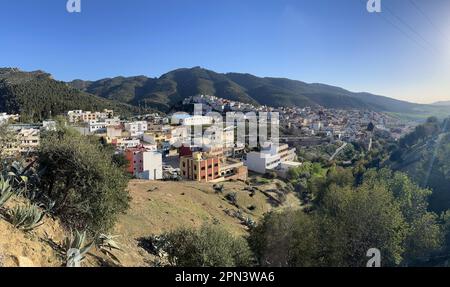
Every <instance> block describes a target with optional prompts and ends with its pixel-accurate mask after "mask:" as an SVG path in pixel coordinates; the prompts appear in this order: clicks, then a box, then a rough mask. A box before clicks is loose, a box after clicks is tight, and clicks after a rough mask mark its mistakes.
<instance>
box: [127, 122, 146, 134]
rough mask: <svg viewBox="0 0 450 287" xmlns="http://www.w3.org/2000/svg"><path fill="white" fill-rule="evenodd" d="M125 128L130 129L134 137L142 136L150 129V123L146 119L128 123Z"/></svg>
mask: <svg viewBox="0 0 450 287" xmlns="http://www.w3.org/2000/svg"><path fill="white" fill-rule="evenodd" d="M125 130H126V131H128V132H129V133H130V136H132V137H140V136H142V135H143V134H144V132H146V131H147V130H148V124H147V122H146V121H139V122H131V123H126V124H125Z"/></svg>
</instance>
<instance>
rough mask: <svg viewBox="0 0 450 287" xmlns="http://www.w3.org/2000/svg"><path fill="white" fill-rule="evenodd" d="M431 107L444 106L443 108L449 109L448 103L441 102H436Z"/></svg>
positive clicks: (449, 104) (449, 103)
mask: <svg viewBox="0 0 450 287" xmlns="http://www.w3.org/2000/svg"><path fill="white" fill-rule="evenodd" d="M432 105H433V106H444V107H450V101H441V102H436V103H433V104H432Z"/></svg>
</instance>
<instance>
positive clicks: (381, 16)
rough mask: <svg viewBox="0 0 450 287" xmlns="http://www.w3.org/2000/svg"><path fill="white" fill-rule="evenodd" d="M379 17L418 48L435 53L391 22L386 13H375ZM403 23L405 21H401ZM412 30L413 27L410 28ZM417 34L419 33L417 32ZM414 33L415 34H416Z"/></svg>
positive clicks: (363, 0) (364, 0)
mask: <svg viewBox="0 0 450 287" xmlns="http://www.w3.org/2000/svg"><path fill="white" fill-rule="evenodd" d="M362 2H364V4H366V3H367V1H366V0H362ZM385 6H386V5H385V3H383V9H384V7H385ZM375 14H376V15H377V16H379V17H380V18H382V19H383V20H384V21H386V22H387V23H388V24H389V25H391V26H392V27H394V28H395V29H396V30H398V31H399V32H400V33H401V34H403V36H405V37H406V38H408V39H409V40H411V41H412V42H414V43H415V44H417V45H418V46H420V47H421V48H423V49H424V50H427V51H428V52H431V53H434V50H433V49H431V48H430V47H428V46H427V45H424V44H423V43H421V42H420V41H419V40H417V39H416V38H414V37H412V36H411V35H410V33H408V32H406V31H405V30H404V29H402V28H401V27H400V26H399V25H398V24H396V23H395V22H393V21H392V20H390V19H389V18H388V17H386V16H385V13H375ZM390 14H392V15H393V16H394V17H396V18H398V17H397V16H395V15H394V14H393V13H392V12H390ZM400 22H403V23H404V21H403V20H402V21H400ZM406 25H407V26H409V25H408V24H406ZM409 27H410V29H411V26H409ZM412 30H414V29H412ZM416 33H417V32H416ZM416 33H414V34H416Z"/></svg>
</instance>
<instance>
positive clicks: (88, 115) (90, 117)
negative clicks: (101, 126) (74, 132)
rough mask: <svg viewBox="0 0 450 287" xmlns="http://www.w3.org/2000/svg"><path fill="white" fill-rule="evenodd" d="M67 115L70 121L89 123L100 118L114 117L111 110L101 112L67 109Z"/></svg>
mask: <svg viewBox="0 0 450 287" xmlns="http://www.w3.org/2000/svg"><path fill="white" fill-rule="evenodd" d="M67 117H68V119H69V122H70V123H78V122H83V123H89V122H91V121H98V120H101V119H103V120H104V119H109V118H113V117H114V111H113V110H106V109H105V110H103V111H102V112H91V111H83V110H74V111H68V112H67Z"/></svg>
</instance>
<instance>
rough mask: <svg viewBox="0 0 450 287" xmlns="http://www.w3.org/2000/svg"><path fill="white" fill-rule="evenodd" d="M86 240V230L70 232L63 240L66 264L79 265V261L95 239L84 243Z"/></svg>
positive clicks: (83, 257)
mask: <svg viewBox="0 0 450 287" xmlns="http://www.w3.org/2000/svg"><path fill="white" fill-rule="evenodd" d="M85 241H86V231H83V232H80V231H78V230H76V231H75V234H74V233H73V232H71V234H70V237H67V238H66V239H65V240H64V243H63V248H64V250H66V266H67V267H80V266H81V262H82V261H83V260H84V259H85V255H86V254H87V253H88V252H89V250H90V249H91V248H92V246H93V245H94V244H95V241H92V242H91V243H89V244H84V242H85Z"/></svg>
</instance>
